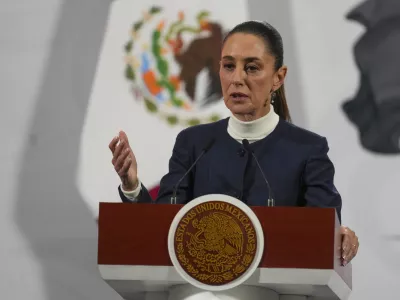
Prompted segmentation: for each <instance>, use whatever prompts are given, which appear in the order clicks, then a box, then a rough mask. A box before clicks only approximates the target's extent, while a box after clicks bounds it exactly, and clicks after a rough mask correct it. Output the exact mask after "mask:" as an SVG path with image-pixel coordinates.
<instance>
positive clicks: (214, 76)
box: [175, 23, 223, 103]
mask: <svg viewBox="0 0 400 300" xmlns="http://www.w3.org/2000/svg"><path fill="white" fill-rule="evenodd" d="M208 30H209V31H210V32H211V35H210V36H209V37H204V38H198V39H195V40H193V41H192V42H191V43H190V44H189V45H188V47H187V49H186V50H184V51H182V52H179V53H176V54H175V60H176V62H177V63H178V64H179V65H180V66H181V73H180V75H179V77H180V78H181V80H182V81H183V82H184V83H185V89H186V92H187V94H188V96H189V97H190V98H191V99H192V100H193V101H194V97H195V94H196V79H197V76H198V75H199V73H200V72H201V70H203V69H204V68H206V69H207V71H208V77H209V86H208V89H207V95H206V97H207V100H205V102H207V103H209V102H210V101H208V100H211V99H212V100H214V101H217V100H220V99H221V97H222V91H221V86H220V81H219V61H220V55H221V47H222V39H223V33H222V28H221V25H219V24H217V23H209V24H208Z"/></svg>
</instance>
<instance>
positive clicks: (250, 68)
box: [245, 65, 259, 73]
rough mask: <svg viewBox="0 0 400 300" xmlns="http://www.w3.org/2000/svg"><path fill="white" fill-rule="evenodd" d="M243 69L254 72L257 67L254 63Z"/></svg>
mask: <svg viewBox="0 0 400 300" xmlns="http://www.w3.org/2000/svg"><path fill="white" fill-rule="evenodd" d="M245 70H246V72H249V73H254V72H256V71H258V70H259V68H258V67H257V66H256V65H247V66H246V68H245Z"/></svg>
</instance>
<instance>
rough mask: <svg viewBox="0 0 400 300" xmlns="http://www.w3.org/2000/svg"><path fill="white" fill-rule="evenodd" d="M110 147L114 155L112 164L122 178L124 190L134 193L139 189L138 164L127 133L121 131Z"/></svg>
mask: <svg viewBox="0 0 400 300" xmlns="http://www.w3.org/2000/svg"><path fill="white" fill-rule="evenodd" d="M109 147H110V150H111V152H112V154H113V159H112V161H111V162H112V164H113V166H114V169H115V171H116V172H117V174H118V176H119V178H121V183H122V188H123V189H124V190H125V191H133V190H134V189H136V188H137V186H138V182H139V180H138V176H137V162H136V158H135V155H134V154H133V152H132V149H131V147H130V145H129V141H128V137H127V136H126V133H125V132H123V131H120V133H119V135H118V136H116V137H115V138H113V140H112V141H111V143H110V145H109Z"/></svg>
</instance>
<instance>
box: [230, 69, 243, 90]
mask: <svg viewBox="0 0 400 300" xmlns="http://www.w3.org/2000/svg"><path fill="white" fill-rule="evenodd" d="M245 77H246V72H245V71H244V70H243V69H242V68H236V69H235V71H234V72H233V75H232V84H234V85H236V86H240V85H243V84H244V79H245Z"/></svg>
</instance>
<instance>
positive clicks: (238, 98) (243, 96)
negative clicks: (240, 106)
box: [230, 92, 249, 101]
mask: <svg viewBox="0 0 400 300" xmlns="http://www.w3.org/2000/svg"><path fill="white" fill-rule="evenodd" d="M230 96H231V98H232V99H233V100H235V101H242V100H246V99H248V98H249V96H247V95H246V94H243V93H239V92H235V93H231V94H230Z"/></svg>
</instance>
